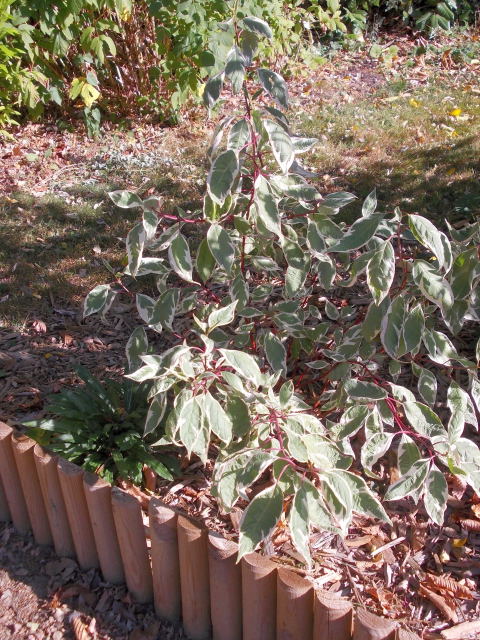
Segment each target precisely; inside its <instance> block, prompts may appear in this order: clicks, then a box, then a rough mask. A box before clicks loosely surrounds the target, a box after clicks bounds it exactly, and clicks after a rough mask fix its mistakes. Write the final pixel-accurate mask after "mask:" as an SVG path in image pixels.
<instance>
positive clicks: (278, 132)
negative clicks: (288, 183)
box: [263, 120, 295, 173]
mask: <svg viewBox="0 0 480 640" xmlns="http://www.w3.org/2000/svg"><path fill="white" fill-rule="evenodd" d="M263 125H264V127H265V130H266V131H267V134H268V139H269V141H270V146H271V148H272V152H273V155H274V157H275V160H276V161H277V162H278V164H279V166H280V169H281V170H282V171H283V173H287V171H288V170H289V168H290V166H291V164H292V162H293V160H294V158H295V153H294V150H293V145H292V141H291V139H290V136H289V135H288V133H287V132H286V131H285V129H284V128H283V127H281V126H280V125H279V124H278V123H277V122H275V121H274V120H264V121H263Z"/></svg>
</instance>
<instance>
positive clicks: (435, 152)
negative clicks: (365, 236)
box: [331, 136, 480, 227]
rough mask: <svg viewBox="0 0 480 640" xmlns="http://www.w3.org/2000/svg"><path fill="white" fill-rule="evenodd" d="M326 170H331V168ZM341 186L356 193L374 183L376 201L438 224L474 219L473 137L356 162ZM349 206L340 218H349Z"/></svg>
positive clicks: (478, 174) (479, 172) (478, 208)
mask: <svg viewBox="0 0 480 640" xmlns="http://www.w3.org/2000/svg"><path fill="white" fill-rule="evenodd" d="M331 172H332V173H333V174H334V175H335V168H332V169H331ZM337 185H338V183H337ZM341 186H342V187H343V188H348V189H349V190H351V191H353V193H355V195H357V196H358V197H359V198H365V197H366V196H367V195H368V194H369V193H370V191H371V190H372V189H374V188H376V189H377V195H378V198H379V202H380V206H381V208H384V209H385V210H386V211H387V212H390V211H392V210H393V207H395V206H399V207H400V208H401V210H402V211H406V212H408V213H418V214H420V215H423V216H425V217H427V218H429V219H431V220H432V222H434V223H436V224H437V225H439V226H441V227H445V221H448V222H450V223H456V222H463V221H466V222H473V221H474V220H475V219H476V218H478V216H479V215H480V162H479V151H478V139H477V138H476V137H475V136H469V137H467V138H463V139H462V140H459V141H458V142H449V143H445V144H437V145H434V146H430V147H428V148H422V147H421V146H419V147H418V148H416V149H412V148H409V149H408V150H404V151H400V152H398V154H397V155H396V156H395V157H392V158H391V159H388V160H386V159H382V160H380V161H376V162H375V161H374V162H372V163H369V164H364V163H361V164H360V163H359V165H358V166H357V168H354V169H351V170H350V171H349V172H348V173H347V174H346V175H345V177H344V178H342V185H341ZM356 206H357V208H358V204H357V205H356ZM354 210H355V205H352V206H351V207H350V208H349V209H348V210H346V215H345V218H346V219H348V218H351V217H353V212H354Z"/></svg>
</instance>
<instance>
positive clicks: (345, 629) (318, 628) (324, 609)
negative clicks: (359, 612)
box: [313, 591, 353, 640]
mask: <svg viewBox="0 0 480 640" xmlns="http://www.w3.org/2000/svg"><path fill="white" fill-rule="evenodd" d="M352 617H353V607H352V603H351V602H349V601H348V600H346V599H345V598H341V597H339V596H338V595H336V594H335V593H331V592H330V591H316V592H315V595H314V604H313V640H331V638H335V640H350V639H351V637H352Z"/></svg>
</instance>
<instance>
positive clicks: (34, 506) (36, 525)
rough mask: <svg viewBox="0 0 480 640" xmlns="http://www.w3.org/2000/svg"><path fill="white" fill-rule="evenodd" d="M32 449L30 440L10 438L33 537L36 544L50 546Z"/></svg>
mask: <svg viewBox="0 0 480 640" xmlns="http://www.w3.org/2000/svg"><path fill="white" fill-rule="evenodd" d="M34 447H35V441H34V440H32V439H31V438H27V436H22V435H13V436H12V450H13V456H14V458H15V463H16V465H17V469H18V475H19V477H20V482H21V485H22V489H23V495H24V496H25V502H26V505H27V511H28V517H29V518H30V523H31V525H32V531H33V537H34V538H35V542H36V543H37V544H41V545H50V544H52V543H53V538H52V532H51V531H50V523H49V521H48V516H47V511H46V509H45V503H44V502H43V495H42V490H41V488H40V481H39V479H38V474H37V468H36V466H35V460H34V457H33V449H34Z"/></svg>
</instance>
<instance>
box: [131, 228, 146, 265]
mask: <svg viewBox="0 0 480 640" xmlns="http://www.w3.org/2000/svg"><path fill="white" fill-rule="evenodd" d="M146 239H147V234H146V233H145V228H144V226H143V224H136V225H135V226H134V227H133V229H131V230H130V232H129V234H128V235H127V256H128V268H129V271H130V274H131V275H132V276H133V277H135V276H136V275H137V271H138V268H139V266H140V263H141V260H142V254H143V247H144V246H145V240H146Z"/></svg>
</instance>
